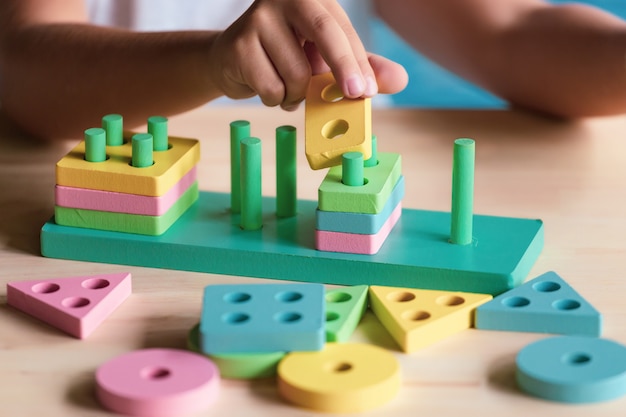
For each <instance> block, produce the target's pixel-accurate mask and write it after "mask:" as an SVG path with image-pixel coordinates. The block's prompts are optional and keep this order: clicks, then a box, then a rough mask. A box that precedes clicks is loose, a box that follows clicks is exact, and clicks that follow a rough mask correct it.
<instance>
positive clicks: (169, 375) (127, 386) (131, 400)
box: [96, 349, 220, 417]
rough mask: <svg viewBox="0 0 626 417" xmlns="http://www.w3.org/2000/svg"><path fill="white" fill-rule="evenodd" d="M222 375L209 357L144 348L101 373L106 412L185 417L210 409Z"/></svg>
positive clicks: (100, 388) (105, 366) (101, 397)
mask: <svg viewBox="0 0 626 417" xmlns="http://www.w3.org/2000/svg"><path fill="white" fill-rule="evenodd" d="M219 383H220V374H219V370H218V368H217V366H216V365H215V364H214V363H213V362H211V360H209V359H208V358H206V357H204V356H202V355H198V354H196V353H193V352H188V351H184V350H177V349H144V350H137V351H134V352H130V353H127V354H124V355H121V356H118V357H116V358H113V359H111V360H110V361H108V362H106V363H105V364H103V365H102V366H100V367H99V368H98V370H97V371H96V384H97V391H96V393H97V396H98V400H99V401H100V403H101V404H102V405H103V406H105V407H106V408H108V409H110V410H112V411H115V412H118V413H122V414H127V415H131V416H137V417H170V416H176V417H180V416H183V415H185V414H190V413H194V412H198V411H201V410H204V409H206V408H207V407H208V406H209V405H210V404H211V402H213V400H215V398H216V397H217V395H218V391H219Z"/></svg>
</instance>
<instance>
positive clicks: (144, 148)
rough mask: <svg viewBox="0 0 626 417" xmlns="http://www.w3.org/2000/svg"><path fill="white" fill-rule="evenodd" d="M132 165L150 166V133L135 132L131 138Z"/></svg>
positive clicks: (151, 159) (152, 160)
mask: <svg viewBox="0 0 626 417" xmlns="http://www.w3.org/2000/svg"><path fill="white" fill-rule="evenodd" d="M132 146H133V150H132V151H133V153H132V158H131V159H132V162H131V164H132V166H134V167H136V168H146V167H149V166H152V164H153V163H154V159H153V158H152V150H153V149H152V146H153V145H152V135H151V134H150V133H137V134H135V135H133V138H132Z"/></svg>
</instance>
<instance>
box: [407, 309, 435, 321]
mask: <svg viewBox="0 0 626 417" xmlns="http://www.w3.org/2000/svg"><path fill="white" fill-rule="evenodd" d="M402 318H403V319H404V320H409V321H422V320H428V319H429V318H430V313H429V312H428V311H421V310H420V311H405V312H404V313H402Z"/></svg>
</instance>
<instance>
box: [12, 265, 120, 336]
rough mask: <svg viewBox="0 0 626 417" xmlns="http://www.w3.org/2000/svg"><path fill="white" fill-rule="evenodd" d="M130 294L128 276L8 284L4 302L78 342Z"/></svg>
mask: <svg viewBox="0 0 626 417" xmlns="http://www.w3.org/2000/svg"><path fill="white" fill-rule="evenodd" d="M131 292H132V284H131V274H130V273H128V272H124V273H116V274H102V275H87V276H79V277H70V278H54V279H43V280H33V281H14V282H9V283H7V302H8V304H9V305H11V306H13V307H15V308H17V309H18V310H21V311H22V312H24V313H26V314H29V315H31V316H33V317H36V318H38V319H39V320H42V321H44V322H46V323H48V324H50V325H52V326H54V327H56V328H58V329H60V330H63V331H64V332H66V333H69V334H71V335H72V336H75V337H77V338H79V339H84V338H86V337H87V336H89V335H90V334H91V333H92V332H93V331H94V330H95V329H96V328H97V327H98V326H99V325H100V324H101V323H102V322H103V321H104V320H105V319H106V318H107V317H108V316H109V315H110V314H111V313H112V312H113V311H114V310H115V309H116V308H117V307H118V306H119V305H120V304H122V302H123V301H124V300H125V299H126V298H127V297H128V296H129V295H130V293H131Z"/></svg>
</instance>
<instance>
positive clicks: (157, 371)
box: [140, 366, 172, 380]
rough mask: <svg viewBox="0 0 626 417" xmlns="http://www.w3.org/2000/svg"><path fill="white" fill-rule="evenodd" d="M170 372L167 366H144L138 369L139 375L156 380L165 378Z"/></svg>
mask: <svg viewBox="0 0 626 417" xmlns="http://www.w3.org/2000/svg"><path fill="white" fill-rule="evenodd" d="M171 374H172V373H171V372H170V370H169V369H167V368H161V367H158V366H157V367H152V366H151V367H148V368H144V369H142V370H141V371H140V375H141V377H142V378H144V379H153V380H158V379H164V378H167V377H169V376H170V375H171Z"/></svg>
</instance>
